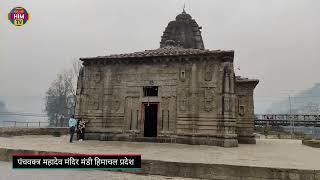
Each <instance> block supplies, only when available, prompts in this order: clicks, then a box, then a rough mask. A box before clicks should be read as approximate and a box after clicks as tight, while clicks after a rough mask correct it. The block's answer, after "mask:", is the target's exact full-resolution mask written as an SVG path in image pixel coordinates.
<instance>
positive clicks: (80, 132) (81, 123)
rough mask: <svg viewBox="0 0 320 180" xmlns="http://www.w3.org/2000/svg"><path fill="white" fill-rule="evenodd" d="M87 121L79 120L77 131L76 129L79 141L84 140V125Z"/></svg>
mask: <svg viewBox="0 0 320 180" xmlns="http://www.w3.org/2000/svg"><path fill="white" fill-rule="evenodd" d="M88 122H89V121H86V120H81V121H79V129H78V132H79V141H83V140H84V139H85V136H84V135H85V130H86V124H87V123H88Z"/></svg>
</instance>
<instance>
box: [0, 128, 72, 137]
mask: <svg viewBox="0 0 320 180" xmlns="http://www.w3.org/2000/svg"><path fill="white" fill-rule="evenodd" d="M54 132H59V133H60V134H68V132H69V128H67V127H61V128H57V127H45V128H43V127H40V128H23V127H21V128H19V127H0V136H23V135H52V134H53V133H54Z"/></svg>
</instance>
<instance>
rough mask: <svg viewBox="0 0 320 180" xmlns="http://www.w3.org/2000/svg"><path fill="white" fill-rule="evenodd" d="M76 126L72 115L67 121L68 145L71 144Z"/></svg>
mask: <svg viewBox="0 0 320 180" xmlns="http://www.w3.org/2000/svg"><path fill="white" fill-rule="evenodd" d="M76 126H77V120H76V119H75V118H74V115H72V116H71V117H70V119H69V133H70V141H69V142H70V143H72V139H73V134H74V132H75V131H76Z"/></svg>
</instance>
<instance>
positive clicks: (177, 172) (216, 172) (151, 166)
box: [0, 148, 320, 180]
mask: <svg viewBox="0 0 320 180" xmlns="http://www.w3.org/2000/svg"><path fill="white" fill-rule="evenodd" d="M59 153H62V152H47V151H35V150H21V149H7V148H0V161H11V160H12V154H59ZM142 169H143V170H142V171H136V172H132V171H131V172H128V173H136V174H146V175H148V174H150V175H162V176H171V177H174V176H175V177H185V178H200V179H214V180H320V170H299V169H282V168H268V167H254V166H236V165H224V164H202V163H181V162H167V161H158V160H142Z"/></svg>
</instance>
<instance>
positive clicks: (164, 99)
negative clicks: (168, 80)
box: [161, 97, 170, 110]
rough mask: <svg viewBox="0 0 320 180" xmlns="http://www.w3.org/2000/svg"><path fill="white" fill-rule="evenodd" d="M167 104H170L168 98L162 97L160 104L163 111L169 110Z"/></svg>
mask: <svg viewBox="0 0 320 180" xmlns="http://www.w3.org/2000/svg"><path fill="white" fill-rule="evenodd" d="M169 102H170V97H163V98H162V102H161V108H162V109H163V110H168V109H169Z"/></svg>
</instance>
